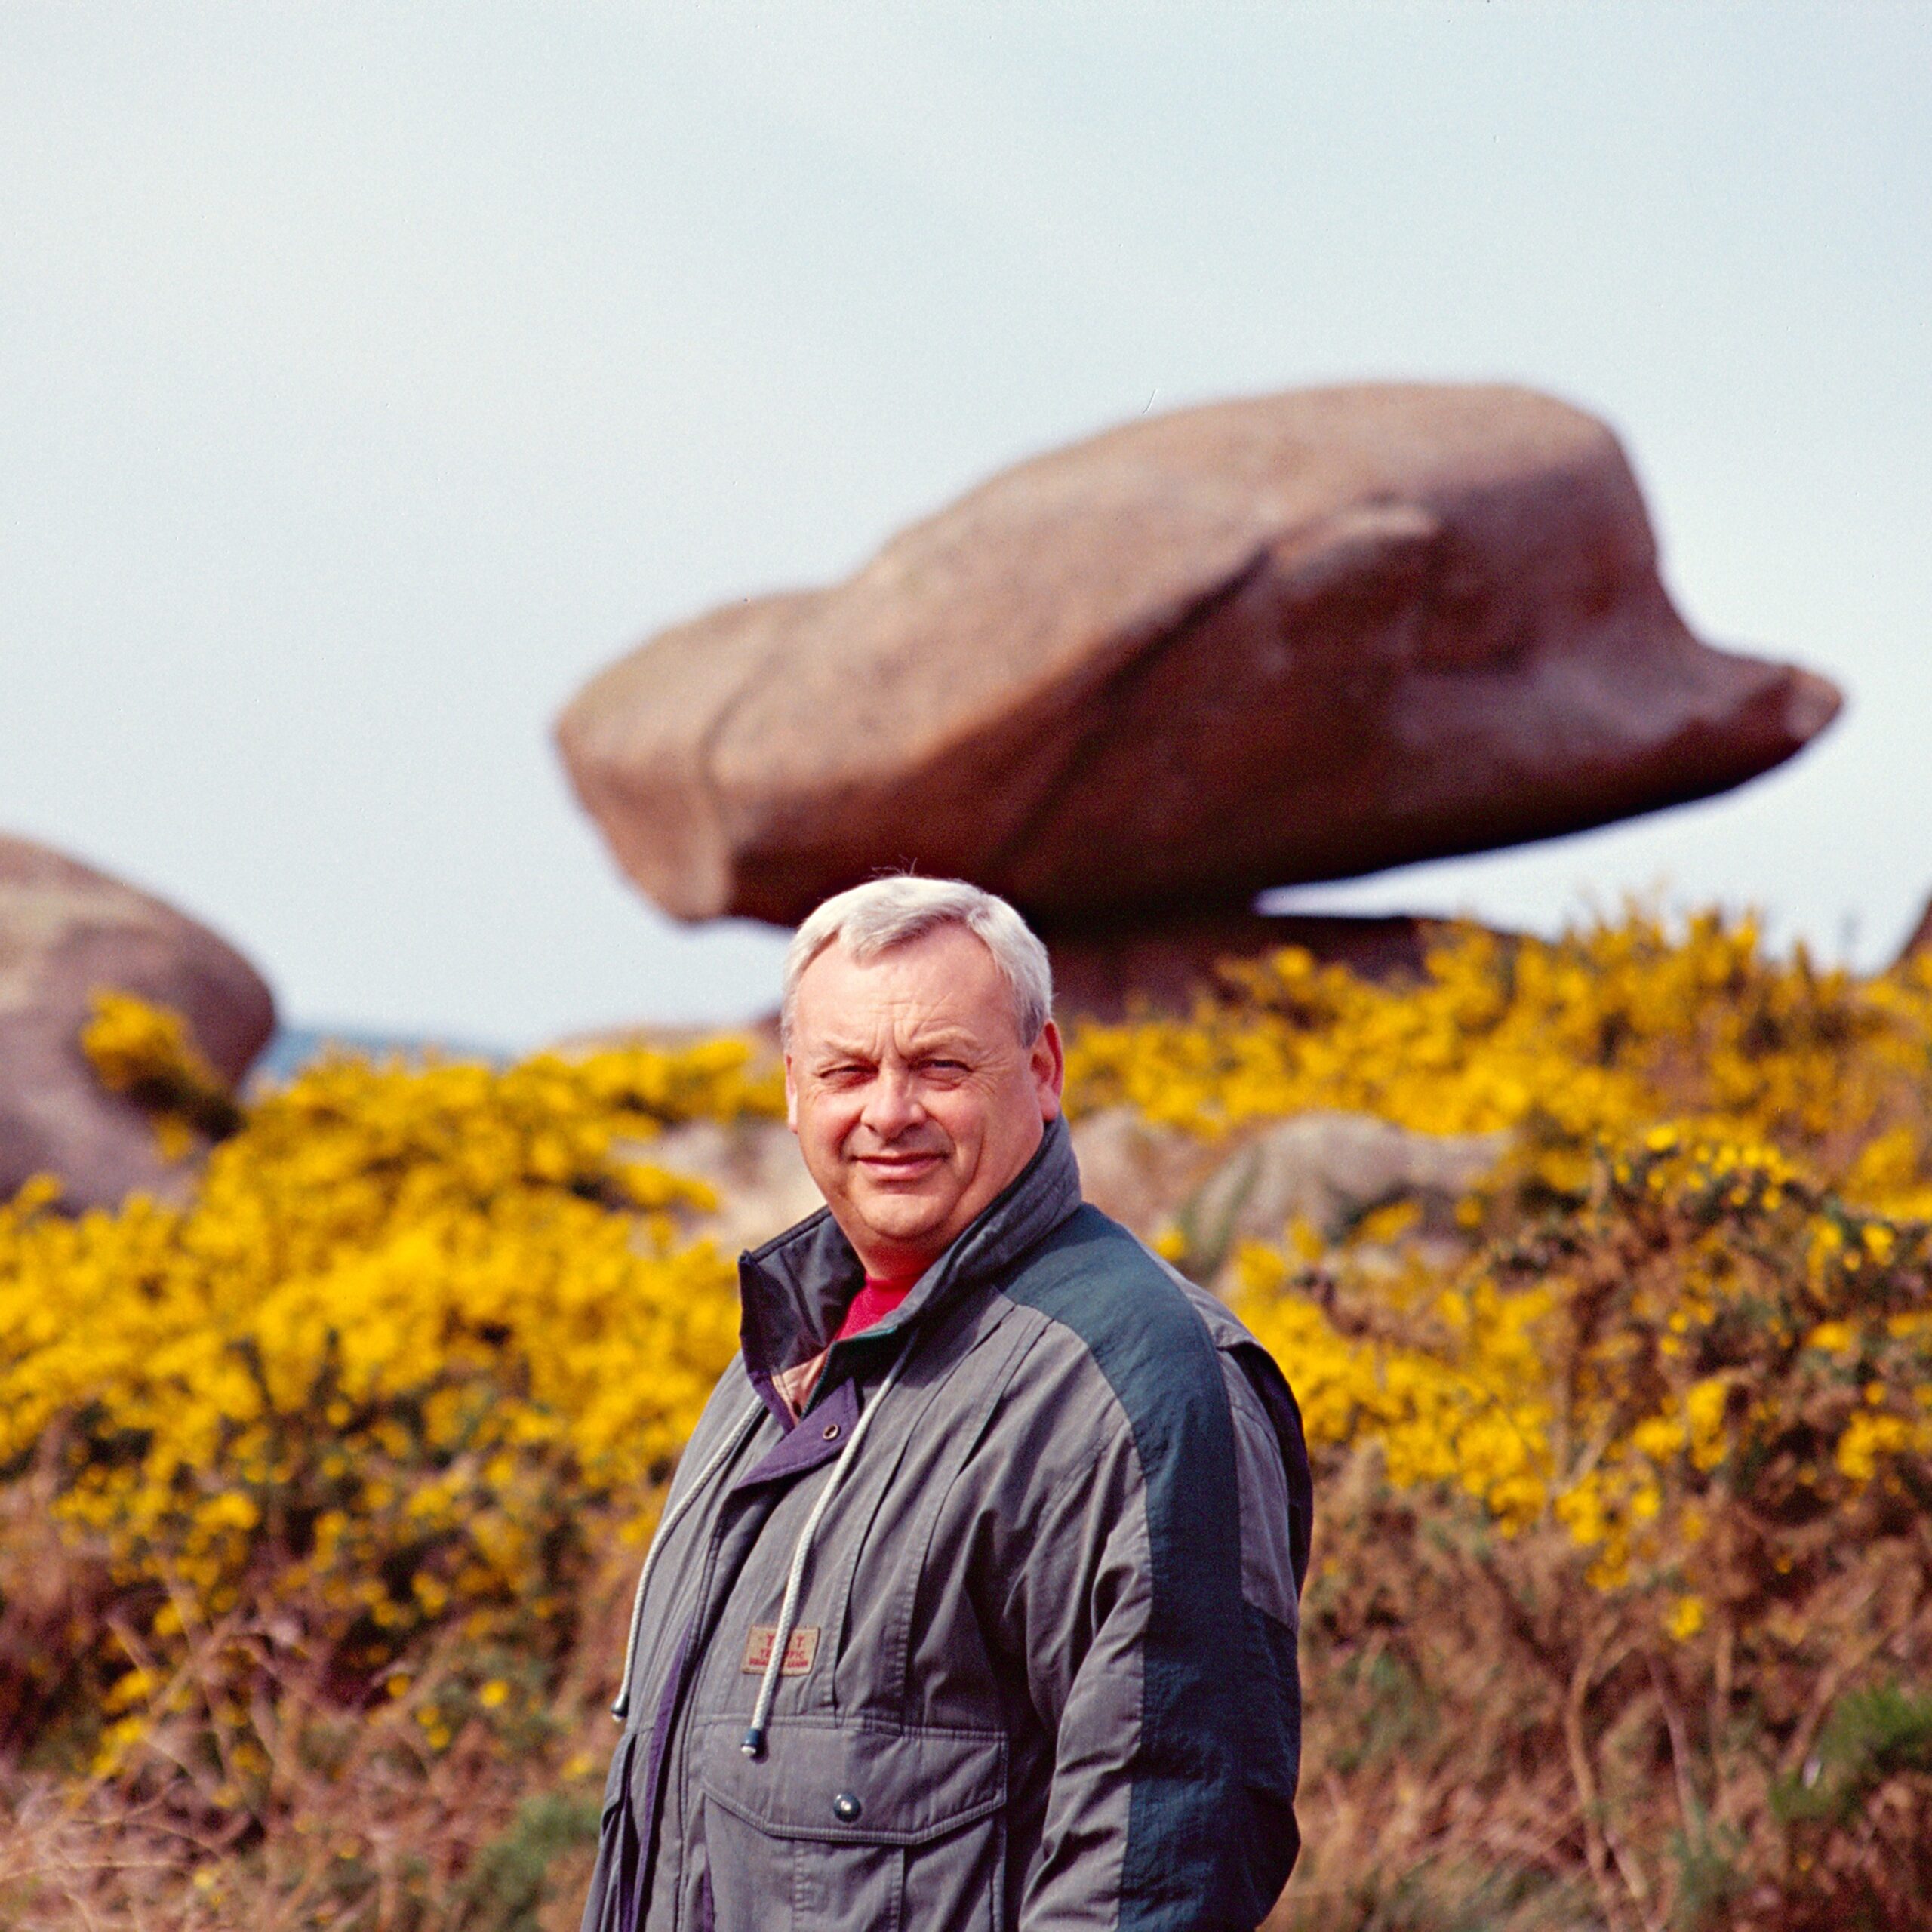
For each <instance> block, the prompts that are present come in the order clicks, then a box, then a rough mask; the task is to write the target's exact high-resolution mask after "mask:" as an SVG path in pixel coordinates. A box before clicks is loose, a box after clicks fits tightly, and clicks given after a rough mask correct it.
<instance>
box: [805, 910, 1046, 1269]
mask: <svg viewBox="0 0 1932 1932" xmlns="http://www.w3.org/2000/svg"><path fill="white" fill-rule="evenodd" d="M1061 1075H1062V1063H1061V1057H1060V1034H1059V1032H1058V1031H1057V1029H1055V1027H1054V1024H1053V1023H1052V1022H1051V1020H1049V1021H1048V1023H1047V1024H1046V1026H1045V1027H1044V1029H1042V1031H1041V1035H1040V1037H1039V1038H1038V1039H1037V1040H1035V1041H1023V1040H1022V1039H1021V1038H1020V1034H1019V1029H1018V1027H1017V1026H1016V1025H1015V1024H1014V1017H1013V995H1012V993H1011V992H1010V991H1009V990H1008V986H1007V983H1006V982H1005V980H1004V979H1002V978H1001V976H1000V971H999V968H998V967H997V966H995V964H993V957H992V954H991V953H990V952H988V951H987V950H986V948H985V946H983V945H982V944H981V943H980V941H979V940H977V939H976V938H975V937H974V936H973V934H971V932H969V931H967V929H966V928H964V926H958V925H944V926H940V927H937V928H935V929H934V931H931V932H929V933H928V934H925V935H924V937H921V938H919V939H916V940H913V941H912V943H910V944H909V945H906V946H894V947H893V948H892V949H891V950H889V951H888V952H882V953H880V954H878V955H877V956H876V957H875V958H872V959H869V960H868V961H866V963H865V964H863V965H860V964H858V963H857V961H854V959H853V958H851V955H849V954H848V952H846V950H845V949H844V944H843V943H842V942H835V943H833V944H832V945H831V946H827V947H826V949H825V950H824V951H823V952H821V953H820V955H818V957H817V958H816V959H814V961H812V963H811V964H810V965H809V966H808V967H807V968H805V971H804V975H803V976H802V977H801V979H800V980H799V981H798V991H797V995H796V998H795V1003H794V1005H793V1008H792V1035H791V1041H790V1044H789V1048H787V1050H786V1055H785V1098H786V1113H787V1118H789V1121H790V1122H791V1125H792V1132H793V1133H795V1134H797V1136H798V1146H799V1149H800V1151H801V1152H802V1153H803V1154H804V1158H805V1165H806V1167H807V1168H808V1170H809V1171H811V1177H812V1179H813V1180H814V1181H815V1182H817V1184H818V1189H819V1192H820V1193H821V1194H823V1195H824V1196H825V1198H826V1205H827V1206H829V1207H830V1208H831V1210H832V1217H833V1218H834V1219H835V1220H836V1221H837V1222H838V1225H839V1226H840V1227H841V1228H842V1229H844V1232H845V1237H846V1238H847V1239H848V1241H851V1244H852V1245H853V1247H854V1248H855V1249H856V1250H857V1252H858V1256H859V1259H860V1260H861V1261H862V1262H863V1263H865V1266H866V1272H867V1273H868V1274H870V1275H885V1276H903V1275H908V1274H916V1273H918V1272H920V1271H921V1270H922V1269H924V1268H925V1267H927V1266H928V1265H929V1264H930V1263H932V1262H934V1260H937V1259H938V1257H939V1256H940V1254H943V1252H944V1251H945V1250H946V1248H947V1247H949V1245H950V1244H951V1243H952V1241H953V1240H954V1239H955V1237H957V1236H958V1235H960V1234H961V1233H963V1232H964V1231H965V1229H966V1228H967V1227H968V1226H969V1225H970V1223H971V1222H972V1220H974V1217H975V1216H977V1214H979V1213H980V1210H981V1209H982V1208H983V1207H986V1205H987V1204H989V1202H990V1201H992V1198H993V1197H994V1196H995V1195H997V1194H998V1192H999V1191H1000V1190H1001V1189H1002V1188H1003V1187H1004V1186H1006V1184H1007V1183H1008V1181H1010V1180H1012V1179H1013V1178H1014V1176H1015V1175H1016V1174H1018V1173H1019V1172H1020V1169H1021V1168H1023V1167H1025V1166H1026V1163H1027V1162H1028V1161H1029V1160H1031V1159H1032V1157H1033V1154H1034V1151H1035V1149H1036V1148H1038V1146H1039V1144H1040V1137H1041V1134H1043V1133H1044V1131H1045V1127H1046V1123H1047V1122H1048V1121H1050V1120H1051V1119H1053V1118H1054V1117H1055V1115H1057V1114H1058V1113H1059V1112H1060V1080H1061Z"/></svg>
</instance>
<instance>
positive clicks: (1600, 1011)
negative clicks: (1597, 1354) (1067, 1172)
mask: <svg viewBox="0 0 1932 1932" xmlns="http://www.w3.org/2000/svg"><path fill="white" fill-rule="evenodd" d="M1227 970H1228V971H1229V977H1230V981H1231V984H1232V987H1233V989H1234V990H1233V993H1232V996H1230V997H1226V998H1220V999H1215V1000H1208V1001H1203V1002H1202V1003H1201V1004H1200V1005H1199V1007H1198V1008H1197V1009H1196V1011H1195V1012H1194V1013H1193V1014H1192V1015H1190V1016H1188V1017H1184V1018H1167V1017H1146V1018H1142V1019H1139V1020H1129V1021H1128V1022H1126V1023H1123V1024H1121V1025H1118V1026H1085V1027H1082V1028H1081V1029H1079V1030H1078V1032H1077V1033H1076V1034H1075V1037H1074V1038H1073V1040H1072V1042H1071V1044H1070V1046H1069V1053H1068V1064H1067V1077H1068V1093H1069V1103H1070V1104H1071V1105H1072V1106H1073V1107H1074V1108H1075V1109H1076V1110H1078V1109H1092V1108H1094V1107H1097V1106H1107V1105H1112V1104H1120V1103H1125V1104H1127V1105H1129V1106H1133V1107H1134V1108H1136V1109H1138V1110H1139V1111H1140V1112H1142V1113H1143V1114H1145V1115H1146V1116H1147V1118H1149V1119H1150V1120H1153V1121H1160V1122H1163V1123H1165V1124H1169V1125H1173V1126H1179V1127H1184V1128H1188V1129H1189V1130H1191V1131H1194V1132H1195V1133H1198V1134H1208V1135H1212V1134H1220V1133H1224V1132H1226V1131H1228V1130H1229V1129H1230V1128H1237V1127H1238V1126H1240V1125H1241V1124H1242V1123H1244V1122H1246V1121H1252V1120H1256V1119H1263V1118H1275V1117H1279V1116H1281V1115H1288V1114H1294V1113H1299V1112H1303V1111H1304V1110H1306V1109H1311V1108H1338V1109H1347V1110H1352V1111H1355V1112H1363V1113H1369V1114H1374V1115H1379V1116H1380V1117H1381V1118H1384V1119H1387V1120H1390V1121H1395V1123H1397V1124H1398V1125H1401V1126H1403V1127H1407V1128H1414V1129H1416V1130H1417V1131H1420V1132H1423V1133H1428V1134H1472V1133H1489V1132H1492V1131H1496V1130H1498V1129H1502V1128H1514V1129H1517V1130H1518V1131H1520V1132H1521V1134H1522V1135H1523V1137H1524V1140H1525V1143H1526V1145H1527V1149H1528V1150H1529V1152H1530V1153H1531V1155H1532V1156H1533V1158H1534V1170H1535V1172H1536V1173H1537V1175H1538V1176H1539V1177H1540V1179H1541V1180H1543V1181H1544V1182H1545V1183H1546V1184H1547V1185H1549V1186H1551V1187H1552V1188H1555V1189H1559V1190H1562V1191H1565V1192H1571V1193H1580V1192H1581V1191H1582V1190H1583V1189H1584V1188H1585V1187H1586V1185H1587V1183H1588V1177H1589V1166H1590V1159H1591V1155H1592V1150H1593V1149H1595V1147H1596V1146H1598V1145H1599V1144H1600V1143H1604V1142H1606V1141H1621V1140H1626V1139H1628V1138H1631V1137H1635V1136H1636V1135H1638V1134H1641V1132H1642V1131H1644V1130H1645V1129H1647V1128H1649V1127H1651V1126H1652V1125H1654V1124H1656V1123H1657V1122H1659V1121H1669V1120H1674V1119H1691V1118H1696V1119H1698V1120H1700V1121H1705V1122H1706V1123H1707V1124H1709V1125H1710V1126H1711V1127H1712V1128H1713V1129H1714V1131H1716V1132H1718V1133H1719V1134H1728V1135H1730V1137H1734V1138H1741V1139H1743V1140H1751V1141H1764V1142H1768V1143H1771V1144H1774V1145H1776V1146H1780V1147H1782V1148H1783V1149H1785V1150H1786V1152H1789V1153H1792V1154H1793V1155H1798V1156H1801V1157H1802V1158H1804V1159H1805V1160H1806V1161H1807V1163H1808V1164H1810V1166H1811V1167H1812V1168H1814V1170H1815V1171H1817V1172H1818V1173H1819V1174H1820V1175H1821V1176H1822V1177H1823V1178H1824V1179H1825V1180H1827V1181H1828V1182H1829V1183H1832V1184H1833V1185H1835V1186H1843V1187H1844V1189H1847V1191H1848V1192H1850V1193H1851V1194H1852V1195H1854V1196H1856V1197H1857V1198H1859V1199H1860V1200H1861V1201H1863V1202H1865V1203H1866V1204H1868V1205H1869V1206H1872V1207H1876V1208H1880V1209H1883V1210H1885V1211H1890V1212H1893V1213H1900V1214H1912V1215H1918V1216H1924V1215H1928V1214H1932V1090H1929V1089H1928V1085H1927V1071H1928V1068H1932V966H1928V965H1927V964H1926V963H1925V962H1923V961H1921V962H1919V963H1918V964H1915V965H1912V966H1911V967H1908V968H1903V969H1901V970H1900V971H1897V972H1896V973H1894V974H1887V975H1884V976H1882V977H1879V978H1877V979H1874V980H1857V979H1855V978H1854V977H1851V976H1850V974H1847V973H1845V972H1844V971H1839V970H1836V969H1833V970H1829V971H1827V970H1823V969H1820V968H1818V967H1817V966H1815V965H1814V964H1813V963H1812V962H1811V961H1810V958H1808V957H1807V955H1806V953H1805V952H1804V949H1802V948H1800V949H1798V950H1797V951H1796V952H1795V953H1794V954H1793V955H1792V957H1791V958H1789V959H1778V958H1773V957H1771V956H1770V955H1767V953H1766V952H1765V951H1764V948H1763V946H1762V944H1761V939H1760V936H1759V934H1758V929H1757V928H1756V926H1755V924H1753V923H1752V921H1748V920H1746V921H1737V922H1735V923H1732V922H1729V921H1726V920H1725V919H1724V918H1722V917H1721V916H1720V915H1717V914H1715V913H1707V914H1703V915H1700V916H1698V917H1697V918H1694V919H1693V920H1691V921H1690V923H1689V925H1688V927H1687V930H1686V931H1684V933H1683V934H1681V936H1674V935H1672V934H1671V933H1670V932H1669V931H1668V930H1667V928H1666V927H1665V926H1664V924H1663V923H1662V922H1661V921H1659V920H1657V919H1655V918H1651V917H1648V916H1646V915H1641V914H1638V913H1635V912H1632V914H1631V915H1629V916H1628V917H1627V918H1626V919H1625V920H1624V921H1622V922H1621V923H1620V924H1605V925H1600V926H1597V927H1594V928H1589V929H1588V930H1586V931H1580V932H1577V933H1574V934H1570V935H1568V936H1567V937H1564V938H1563V939H1561V940H1556V941H1553V942H1546V941H1543V940H1536V939H1521V940H1506V939H1503V938H1501V937H1498V936H1497V935H1495V934H1491V933H1487V932H1484V931H1481V930H1478V929H1462V930H1460V931H1457V932H1456V933H1454V934H1453V935H1452V936H1451V937H1449V938H1448V939H1447V940H1444V942H1443V943H1441V944H1440V945H1438V946H1436V947H1435V949H1433V950H1432V952H1431V954H1430V956H1429V970H1428V972H1427V974H1426V976H1425V977H1424V978H1423V980H1422V981H1421V983H1419V984H1414V985H1410V984H1397V985H1390V986H1377V985H1373V984H1371V983H1367V982H1365V981H1363V980H1358V979H1357V978H1355V977H1354V976H1353V975H1352V974H1349V973H1348V972H1346V971H1344V970H1343V969H1342V968H1339V967H1321V966H1318V965H1317V964H1315V961H1313V960H1312V958H1310V957H1309V955H1308V954H1307V953H1306V952H1303V951H1301V950H1300V949H1294V948H1291V949H1287V950H1286V951H1284V952H1280V953H1278V954H1276V955H1274V956H1272V958H1269V959H1268V960H1266V961H1262V962H1260V963H1257V964H1251V965H1245V966H1241V967H1238V968H1231V969H1227Z"/></svg>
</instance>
